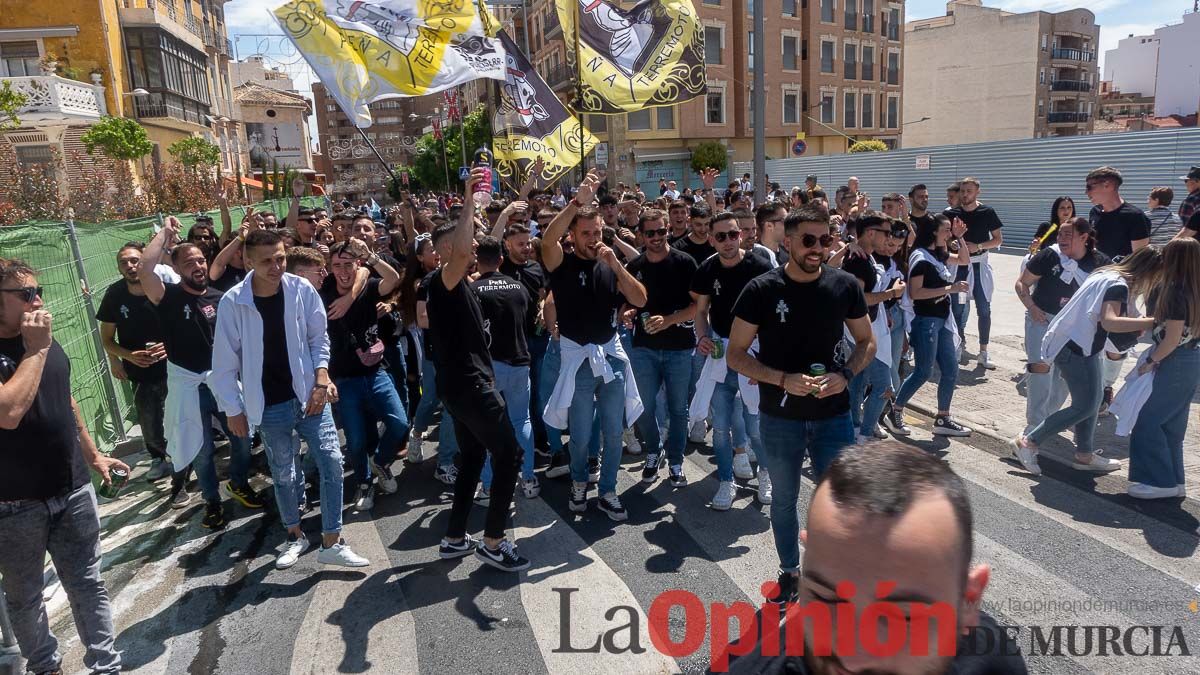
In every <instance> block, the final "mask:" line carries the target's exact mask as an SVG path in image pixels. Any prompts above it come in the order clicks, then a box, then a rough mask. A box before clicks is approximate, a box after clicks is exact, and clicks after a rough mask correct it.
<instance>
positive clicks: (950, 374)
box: [896, 316, 958, 412]
mask: <svg viewBox="0 0 1200 675" xmlns="http://www.w3.org/2000/svg"><path fill="white" fill-rule="evenodd" d="M908 339H909V342H910V343H911V344H912V348H913V357H914V359H915V361H916V364H915V365H914V366H913V371H912V372H911V373H909V375H908V377H907V378H905V380H904V384H902V385H900V391H899V392H897V393H896V405H897V406H898V407H900V408H903V407H904V406H905V405H906V404H907V403H908V400H909V399H911V398H912V397H913V394H915V393H917V390H918V389H920V388H921V385H923V384H925V381H926V380H928V379H929V376H930V375H931V374H933V363H934V361H935V360H936V361H937V365H938V370H940V371H941V377H940V379H938V385H937V404H938V411H939V412H941V411H944V410H945V411H948V410H950V402H951V400H953V398H954V383H955V382H957V381H958V355H957V354H955V353H954V334H953V333H951V332H950V329H948V328H946V320H945V319H941V318H938V317H934V316H915V317H913V322H912V335H910V336H909V338H908Z"/></svg>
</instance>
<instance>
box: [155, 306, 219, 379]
mask: <svg viewBox="0 0 1200 675" xmlns="http://www.w3.org/2000/svg"><path fill="white" fill-rule="evenodd" d="M164 286H166V290H165V291H164V292H163V297H162V300H160V301H159V303H158V305H157V306H156V307H155V309H156V310H157V314H158V321H159V325H160V326H161V327H162V331H163V345H164V346H165V347H166V348H167V360H168V361H170V362H171V363H174V364H175V365H177V366H179V367H180V368H183V369H185V370H190V371H191V372H193V373H203V372H205V371H208V370H212V352H213V332H214V331H215V330H216V327H217V305H219V304H220V303H221V296H222V295H223V293H222V291H219V290H217V289H215V288H213V287H212V286H209V287H208V288H206V289H205V290H204V293H203V294H201V295H196V294H194V293H190V292H188V291H186V290H184V289H183V286H182V285H180V284H164Z"/></svg>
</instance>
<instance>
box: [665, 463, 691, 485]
mask: <svg viewBox="0 0 1200 675" xmlns="http://www.w3.org/2000/svg"><path fill="white" fill-rule="evenodd" d="M667 474H668V480H670V481H671V487H677V488H681V487H686V486H687V476H685V475H683V465H682V464H672V465H671V466H670V467H668V468H667Z"/></svg>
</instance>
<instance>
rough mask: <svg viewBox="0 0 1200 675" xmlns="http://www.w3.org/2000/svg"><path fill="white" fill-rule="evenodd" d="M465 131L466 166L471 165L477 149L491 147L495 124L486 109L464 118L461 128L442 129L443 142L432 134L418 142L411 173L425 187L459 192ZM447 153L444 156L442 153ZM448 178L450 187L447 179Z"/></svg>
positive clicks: (473, 111)
mask: <svg viewBox="0 0 1200 675" xmlns="http://www.w3.org/2000/svg"><path fill="white" fill-rule="evenodd" d="M464 128H465V129H466V137H467V146H466V147H467V152H466V157H467V163H468V164H470V162H471V159H472V156H473V155H474V154H475V150H476V149H478V148H480V147H484V148H487V149H489V150H491V147H492V123H491V121H490V120H489V119H488V116H487V108H486V107H484V106H478V107H476V108H475V110H472V111H471V112H470V113H468V114H467V115H466V116H465V117H463V123H462V124H461V125H457V124H456V125H454V126H444V127H442V139H441V140H439V139H436V138H434V137H433V134H432V133H429V134H425V135H424V136H422V137H421V138H420V139H419V140H418V141H417V155H416V158H415V159H414V160H413V164H412V167H411V169H412V170H411V174H412V177H413V179H414V180H416V181H417V182H418V183H420V184H421V185H422V186H423V187H427V188H430V189H434V190H451V189H458V184H459V181H458V165H459V164H460V163H461V162H462V158H463V152H462V147H463V146H462V135H463V133H462V130H463V129H464ZM443 153H444V154H443ZM447 178H449V181H450V183H449V185H447V183H446V180H447Z"/></svg>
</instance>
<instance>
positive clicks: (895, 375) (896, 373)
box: [888, 302, 908, 396]
mask: <svg viewBox="0 0 1200 675" xmlns="http://www.w3.org/2000/svg"><path fill="white" fill-rule="evenodd" d="M888 317H889V318H890V319H891V320H892V328H891V331H892V334H891V338H892V371H891V379H892V395H893V396H894V395H895V394H896V392H898V391H900V360H901V357H902V356H903V355H904V338H905V337H906V336H907V335H908V333H906V332H905V331H904V309H903V308H902V307H900V303H898V302H897V303H896V304H895V305H893V306H892V308H891V309H889V310H888Z"/></svg>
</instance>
